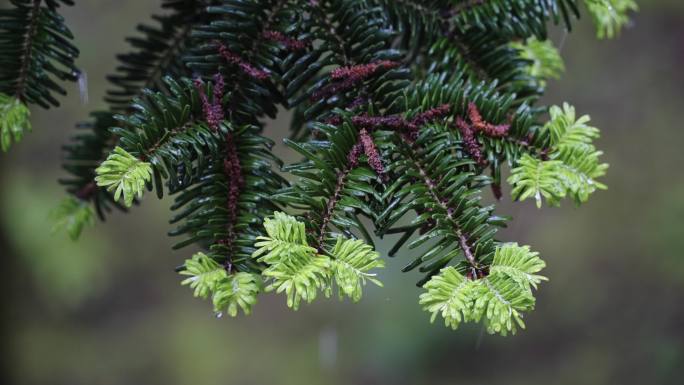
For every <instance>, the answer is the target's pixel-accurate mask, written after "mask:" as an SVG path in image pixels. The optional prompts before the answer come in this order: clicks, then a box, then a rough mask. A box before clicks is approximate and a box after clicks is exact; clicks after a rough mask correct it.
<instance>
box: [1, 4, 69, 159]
mask: <svg viewBox="0 0 684 385" xmlns="http://www.w3.org/2000/svg"><path fill="white" fill-rule="evenodd" d="M61 5H73V1H71V0H11V1H10V6H9V8H2V9H0V112H1V113H2V115H0V118H1V119H2V125H1V126H0V128H1V132H0V135H1V138H2V150H3V151H7V150H8V148H9V146H10V143H11V141H10V136H11V137H13V138H14V141H15V142H18V141H19V140H21V138H22V136H23V133H24V132H25V131H28V130H30V128H31V126H30V124H29V122H28V115H29V112H28V105H29V104H36V105H38V106H40V107H43V108H50V107H51V106H59V101H58V100H57V98H56V97H55V93H56V94H60V95H65V94H66V90H65V89H64V88H63V87H62V85H60V83H59V82H60V81H65V80H67V81H74V80H76V79H77V78H78V76H79V74H80V72H79V70H78V69H77V68H76V65H75V64H74V60H75V59H76V57H78V49H77V48H76V47H75V46H74V45H73V44H72V43H71V39H73V35H72V34H71V31H69V28H68V27H67V26H66V24H65V23H64V19H63V18H62V16H61V15H60V14H59V12H58V9H59V7H60V6H61Z"/></svg>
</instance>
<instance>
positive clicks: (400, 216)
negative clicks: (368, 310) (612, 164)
mask: <svg viewBox="0 0 684 385" xmlns="http://www.w3.org/2000/svg"><path fill="white" fill-rule="evenodd" d="M11 3H12V4H11V5H10V7H9V8H5V9H1V10H0V21H2V23H1V24H0V51H1V52H2V55H1V58H0V61H1V63H2V68H1V69H0V71H1V72H0V110H1V111H2V117H1V118H0V123H1V124H0V129H1V132H0V134H1V135H0V139H1V141H0V142H1V144H2V149H3V150H7V149H8V148H9V147H10V145H11V143H12V142H17V141H19V140H20V139H21V138H22V136H23V134H24V132H25V131H27V130H29V129H30V125H29V120H28V118H29V106H31V105H38V106H41V107H49V106H56V105H57V104H58V102H57V100H56V98H55V96H54V94H56V93H57V94H61V93H64V89H63V88H62V86H61V85H60V84H59V81H60V80H76V79H78V77H79V71H78V70H77V69H76V67H75V66H74V59H75V57H76V56H77V54H78V51H77V50H76V49H75V48H74V47H73V45H72V43H70V39H71V37H72V36H71V34H70V32H69V30H68V28H67V27H66V25H65V24H64V21H63V19H62V18H61V16H60V15H59V13H58V9H59V6H60V4H67V5H70V4H71V2H70V1H68V0H61V1H57V0H12V2H11ZM162 7H163V9H164V10H165V12H164V14H163V15H161V16H154V17H153V20H154V21H153V23H152V24H143V25H140V26H139V28H138V34H137V35H136V37H133V38H130V39H128V41H129V42H130V44H131V51H130V52H129V53H126V54H123V55H120V56H118V59H119V61H120V65H119V66H118V67H117V69H116V73H115V74H113V75H112V76H110V78H109V79H110V80H111V82H112V84H113V88H112V89H111V90H109V91H108V93H107V97H106V101H107V102H108V104H109V109H108V110H106V111H96V112H93V113H92V119H91V121H90V122H87V123H83V124H80V125H79V126H78V127H79V131H78V133H77V134H75V135H74V137H73V138H72V140H71V142H70V143H69V144H68V145H66V146H65V147H64V149H65V163H64V168H65V169H66V171H67V172H68V173H69V177H68V178H66V179H64V180H62V183H63V184H64V185H65V186H66V188H67V191H68V192H69V193H70V195H71V197H70V198H68V199H67V200H65V201H64V202H63V203H62V204H61V205H60V206H59V207H58V209H56V210H55V212H54V213H53V215H54V217H55V220H56V223H57V226H59V227H63V228H65V229H66V230H67V232H68V233H69V235H70V236H71V237H72V238H76V237H78V235H79V234H80V233H81V231H82V229H83V228H84V226H85V225H87V224H89V223H91V222H92V221H93V218H94V216H95V214H97V216H99V217H100V218H101V219H104V218H105V216H106V215H107V213H108V212H109V211H111V209H112V208H114V207H116V208H119V209H121V210H126V209H127V208H129V207H131V206H132V205H134V204H136V203H138V201H139V199H140V198H141V197H142V196H143V193H144V191H145V190H149V191H155V193H156V195H157V196H158V197H159V198H161V197H163V196H164V195H172V196H173V199H174V203H173V205H172V210H173V214H172V217H171V220H170V221H171V223H172V224H173V225H174V229H173V230H172V231H171V232H170V235H172V236H175V237H178V239H179V241H178V243H177V244H176V246H175V247H176V248H182V247H185V246H189V245H196V246H199V247H200V248H201V249H202V251H201V252H197V253H195V254H194V255H193V256H192V258H189V259H188V260H186V261H185V263H184V264H182V265H181V266H180V267H179V268H178V272H179V273H180V274H181V275H182V276H183V277H184V279H183V281H182V284H184V285H188V286H190V288H191V289H192V290H193V291H194V295H195V296H197V297H202V298H211V301H212V302H213V306H214V310H215V312H216V313H217V314H224V313H227V314H229V315H231V316H235V315H237V314H238V311H239V310H242V311H243V312H244V313H247V314H248V313H250V312H251V311H252V308H253V306H254V305H255V304H256V302H257V296H258V295H259V293H261V292H269V291H275V292H277V293H284V294H285V296H286V298H287V305H288V306H290V307H292V308H293V309H297V308H298V307H299V306H301V304H302V302H307V303H308V302H311V301H313V300H314V299H316V298H317V297H319V295H324V296H330V295H332V294H333V293H335V292H336V293H337V295H338V296H339V297H340V298H345V297H349V298H350V299H352V300H353V301H358V300H359V299H360V298H361V296H362V293H363V288H364V286H365V285H366V284H367V283H369V282H370V283H373V284H376V285H379V286H381V285H382V284H381V282H380V279H379V277H380V276H379V274H381V271H379V269H381V268H383V267H384V260H383V258H382V256H380V255H379V254H378V253H377V252H376V251H375V250H374V239H376V238H377V237H391V239H393V240H395V241H396V243H395V246H394V247H393V248H392V249H391V250H390V251H389V253H388V254H389V256H390V257H391V256H394V255H395V254H398V253H399V252H400V251H401V250H404V252H403V253H402V254H404V255H406V256H405V257H404V258H406V259H407V264H406V266H405V267H404V269H403V270H404V271H409V270H413V269H419V270H420V271H421V272H423V273H424V274H425V275H424V278H423V279H421V280H420V281H419V282H418V286H419V287H422V288H423V293H422V294H420V296H419V303H420V304H421V305H422V306H423V307H424V309H425V310H426V311H428V312H430V313H431V314H432V319H433V320H434V319H435V318H436V317H437V316H439V317H441V318H442V319H443V321H444V323H445V324H446V325H447V326H449V327H452V328H454V329H455V328H457V327H458V326H459V325H460V324H461V323H463V322H471V321H472V322H480V321H481V322H483V323H484V325H485V327H486V329H487V330H488V331H489V332H490V333H499V334H502V335H506V334H509V333H515V332H516V330H517V329H518V328H521V327H524V323H523V317H524V314H525V313H526V312H528V311H530V310H532V309H533V308H534V305H535V298H534V295H533V290H534V289H537V286H538V284H539V283H541V281H544V280H546V278H545V277H543V276H541V275H539V274H538V273H539V272H540V271H541V270H542V269H543V268H544V266H545V263H544V261H543V260H542V259H541V258H540V257H539V255H538V254H537V253H536V252H533V251H531V250H530V248H529V247H528V246H519V245H518V244H516V243H511V242H504V241H501V240H499V239H498V238H497V237H496V233H497V229H498V228H500V227H503V226H505V224H506V222H507V221H508V220H509V218H505V217H502V216H498V215H497V214H495V212H494V211H495V207H494V206H485V205H483V204H482V203H481V199H480V197H481V195H482V194H489V193H490V191H491V194H493V196H494V197H495V198H496V199H501V195H502V189H503V187H502V184H503V183H504V182H508V184H509V185H510V187H511V188H510V189H511V193H512V198H513V199H515V200H524V199H528V198H531V199H534V200H535V201H536V203H537V206H541V205H542V203H543V202H544V201H546V202H547V203H548V204H550V205H558V204H560V202H561V201H562V200H563V199H564V198H571V199H572V200H573V201H574V202H575V203H577V204H581V203H583V202H585V201H586V200H587V199H588V198H589V196H590V195H591V194H592V193H593V192H595V191H596V190H599V189H605V185H603V184H602V183H601V182H600V177H601V176H603V175H604V174H605V172H606V169H607V167H608V166H607V165H606V164H604V163H602V162H601V160H600V156H601V154H602V153H601V151H599V150H597V149H596V148H595V146H594V144H593V141H594V140H595V139H596V138H598V136H599V130H598V129H596V128H594V127H592V126H591V125H590V124H589V117H587V116H582V115H580V114H577V113H576V112H575V109H574V108H573V107H571V106H570V105H568V104H564V105H563V106H553V107H545V106H539V105H537V101H538V99H539V97H540V96H541V95H542V94H543V92H544V89H545V87H546V84H547V82H548V80H549V79H552V78H558V77H559V76H560V75H561V73H562V72H563V70H564V65H563V61H562V59H561V57H560V55H559V53H558V51H557V50H556V48H555V47H554V45H553V43H552V42H551V41H550V40H549V39H548V36H547V35H548V28H549V26H550V25H559V26H560V27H561V28H565V29H566V30H568V31H569V30H571V28H572V24H573V23H574V22H575V21H576V19H577V18H579V16H580V14H581V13H584V12H586V13H588V14H589V15H591V18H592V19H593V21H594V22H595V23H596V26H597V31H598V32H597V35H598V37H600V38H603V37H612V36H614V35H616V34H617V33H618V32H619V30H620V29H621V28H622V27H623V26H624V25H625V24H626V23H627V22H628V13H629V12H630V11H634V10H636V4H635V3H634V2H633V1H632V0H429V1H426V0H163V1H162ZM283 109H288V110H292V111H293V119H292V124H291V132H290V133H289V134H288V135H287V136H288V137H287V138H285V139H284V140H285V142H286V144H287V145H288V146H289V147H290V148H291V149H292V150H293V151H295V152H296V153H298V154H299V155H300V156H301V157H300V159H301V160H300V161H298V162H296V163H294V164H289V165H283V164H282V162H281V161H280V160H279V159H278V158H277V157H276V156H274V154H273V153H272V152H271V148H272V145H273V143H274V142H273V140H272V139H269V138H266V137H264V136H263V135H262V133H263V127H264V124H265V122H266V121H267V119H273V118H275V117H276V115H277V113H278V111H279V110H283ZM276 139H278V140H281V139H282V138H276ZM505 168H508V169H509V170H510V176H509V177H508V178H507V180H503V178H502V174H503V171H502V170H503V169H505Z"/></svg>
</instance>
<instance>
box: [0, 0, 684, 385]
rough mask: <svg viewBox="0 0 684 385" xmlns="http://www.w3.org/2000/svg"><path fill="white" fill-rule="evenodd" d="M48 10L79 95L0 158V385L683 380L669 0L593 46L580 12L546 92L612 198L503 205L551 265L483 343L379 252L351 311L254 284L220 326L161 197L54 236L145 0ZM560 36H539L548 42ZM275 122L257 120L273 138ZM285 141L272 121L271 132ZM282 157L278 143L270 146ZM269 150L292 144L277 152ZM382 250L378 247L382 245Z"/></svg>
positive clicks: (678, 65) (680, 108) (39, 116)
mask: <svg viewBox="0 0 684 385" xmlns="http://www.w3.org/2000/svg"><path fill="white" fill-rule="evenodd" d="M77 3H78V6H77V7H75V8H73V9H67V10H65V12H64V14H65V16H66V18H67V20H68V22H69V24H70V25H71V26H72V29H73V32H74V33H75V35H76V42H77V45H78V46H79V47H80V48H81V49H82V56H81V58H80V59H79V63H80V65H81V67H82V68H83V69H85V70H86V71H87V74H88V78H89V82H90V85H89V91H90V95H89V96H90V102H89V104H87V105H82V104H81V103H80V101H79V95H78V91H77V90H76V88H75V87H72V88H71V89H70V94H69V96H68V97H67V99H66V100H65V101H64V106H63V108H61V109H55V110H51V111H48V112H44V111H38V110H36V111H34V115H33V125H34V128H35V132H34V133H32V134H30V135H28V137H27V138H25V140H24V141H23V142H22V143H21V144H19V145H16V146H15V147H14V148H13V149H12V151H11V152H10V153H9V154H5V155H2V158H1V159H0V210H1V211H0V221H1V226H2V231H1V232H0V238H1V240H0V247H1V248H0V254H2V262H3V270H4V274H3V278H2V284H3V285H4V287H3V289H4V291H3V293H4V295H3V297H4V301H3V305H2V306H3V307H4V309H2V310H3V316H2V322H3V325H2V326H3V328H4V331H5V334H4V338H3V343H2V346H3V349H4V353H5V354H4V357H5V358H4V360H3V361H4V366H5V367H4V374H3V376H4V377H0V382H2V383H7V384H27V385H28V384H42V385H45V384H65V385H66V384H69V385H80V384H83V385H86V384H87V385H95V384H97V385H99V384H127V385H128V384H146V385H147V384H149V385H154V384H160V385H161V384H163V385H174V384H183V385H187V384H202V385H212V384H300V385H306V384H397V385H401V384H431V385H438V384H573V385H576V384H681V383H683V382H684V330H683V329H684V298H683V294H684V256H683V255H682V253H681V250H684V172H683V171H682V165H681V162H682V161H684V156H683V155H682V151H683V150H682V148H683V147H682V146H683V145H684V127H683V126H682V123H681V122H682V118H681V116H682V113H684V90H683V86H684V71H682V70H683V69H684V2H682V1H681V0H670V1H664V0H662V1H661V0H643V1H641V2H640V6H641V12H640V13H639V14H637V15H636V16H635V17H634V23H633V26H631V27H630V28H628V29H627V30H625V31H624V32H623V33H622V35H621V37H620V38H619V39H617V40H613V41H597V40H595V39H594V36H593V34H594V31H593V27H592V25H591V23H590V22H589V21H588V20H587V19H585V20H583V21H582V22H580V23H578V24H577V25H576V31H574V33H572V34H570V35H569V36H568V39H567V40H566V41H565V43H564V45H563V48H562V51H563V52H562V53H563V56H564V57H565V59H566V65H567V73H566V75H565V77H564V78H563V80H562V81H558V82H553V83H552V84H551V86H550V90H549V92H548V95H547V97H546V98H545V99H546V100H545V102H547V103H549V104H550V103H556V104H557V103H561V102H562V101H565V100H567V101H570V102H571V103H573V104H575V105H576V107H577V108H578V110H579V111H580V112H583V113H588V114H590V115H591V116H592V118H593V122H594V123H595V125H596V126H598V127H600V128H601V129H602V132H603V136H602V138H601V140H600V142H599V147H600V148H602V149H604V150H605V153H606V155H605V159H606V160H607V161H608V162H609V163H610V164H611V168H610V170H609V174H608V177H607V178H606V179H605V181H606V183H607V184H608V185H609V190H608V191H604V192H599V193H597V194H596V195H595V196H594V197H593V199H591V200H590V202H589V203H588V204H587V205H585V206H583V207H582V208H580V209H577V208H575V207H573V205H572V204H570V203H569V202H568V203H566V204H565V205H564V206H563V207H562V208H561V209H543V210H536V209H535V208H534V207H533V204H532V203H524V204H520V203H516V204H512V203H511V202H510V199H504V202H503V203H502V204H501V205H500V208H499V210H498V212H500V213H504V214H509V215H512V216H513V217H514V218H515V220H514V221H513V222H512V223H511V226H510V228H509V229H507V230H506V231H504V232H503V233H502V234H501V235H500V238H501V239H504V240H517V241H518V242H521V243H525V244H530V245H532V246H533V248H534V249H536V250H538V251H540V252H541V254H542V255H543V257H544V258H545V259H546V261H547V263H548V268H547V270H546V271H545V275H547V276H548V277H550V279H551V281H550V282H549V283H547V284H544V285H543V286H542V287H541V290H540V291H539V296H538V305H537V310H536V311H534V312H533V313H531V314H530V315H529V316H528V317H527V318H526V322H527V327H528V330H527V331H523V332H521V333H519V334H518V335H516V336H514V337H508V338H501V337H495V336H489V335H487V334H486V333H483V332H482V329H481V327H479V326H478V325H473V326H468V327H464V328H462V329H461V330H459V331H457V332H453V331H451V330H447V329H446V328H444V327H443V325H442V324H440V323H435V324H434V325H431V324H430V323H429V322H428V320H429V316H428V314H427V313H424V312H423V311H422V310H421V309H420V307H419V306H418V304H417V296H418V294H419V293H420V290H419V289H418V288H416V287H415V286H414V283H415V282H416V281H417V279H418V276H417V275H416V274H402V273H400V272H399V269H400V268H401V267H402V266H403V265H404V264H405V263H406V260H407V255H406V253H404V257H403V258H402V256H401V255H400V256H398V257H396V258H395V259H392V260H389V261H388V268H387V269H385V271H383V272H382V278H383V281H384V282H385V288H384V289H379V288H375V287H370V288H368V289H367V290H366V296H365V297H364V299H363V300H362V301H361V302H360V303H359V304H356V305H354V304H350V303H348V302H343V303H340V302H338V301H337V300H321V301H317V302H315V303H314V304H312V305H308V306H304V307H303V308H302V309H300V310H299V311H298V312H292V311H289V310H288V309H287V308H286V306H285V300H284V298H283V297H281V296H275V295H263V296H261V297H260V303H259V305H258V306H257V307H256V308H255V311H254V314H253V315H252V316H250V317H239V318H237V319H230V318H226V317H224V318H222V319H216V318H215V317H214V316H213V314H212V312H211V309H210V304H209V303H208V302H206V301H202V300H197V299H194V298H192V295H191V292H190V290H188V289H187V288H184V287H181V286H180V285H179V281H180V279H179V277H178V276H177V275H176V274H174V272H173V267H174V266H176V265H178V264H180V263H181V262H182V260H183V259H185V258H186V257H187V256H189V255H190V253H191V250H184V251H182V252H171V251H170V245H171V243H172V241H171V240H170V239H169V238H168V237H167V236H166V231H168V230H169V228H170V227H169V225H168V224H167V219H168V218H169V214H168V211H167V207H168V205H169V202H168V201H157V200H156V199H155V198H154V197H153V194H149V195H148V196H147V197H146V199H145V202H144V205H143V206H142V207H139V208H136V209H134V210H132V212H131V213H130V214H128V215H122V214H115V215H111V217H110V219H109V220H108V221H107V222H106V223H98V224H97V225H96V226H95V227H93V228H89V229H87V230H86V231H85V233H84V234H83V236H82V239H81V241H79V242H78V243H73V242H71V241H69V240H68V239H66V236H65V235H63V234H56V235H51V234H50V228H51V224H50V223H49V221H48V220H47V213H48V212H49V211H50V209H51V208H52V207H54V206H55V205H56V204H57V203H58V202H59V201H60V200H61V199H62V198H63V196H64V193H63V191H62V189H61V188H60V187H59V186H58V185H57V183H56V179H57V178H58V177H59V176H63V171H61V169H60V160H61V159H60V158H61V153H60V150H59V145H60V144H61V143H64V142H65V140H66V139H67V138H68V136H69V135H70V134H71V133H73V125H74V123H75V122H76V121H79V120H83V119H84V118H86V117H87V114H88V112H89V111H90V110H92V109H96V108H102V107H104V104H103V102H102V97H103V95H104V90H105V88H106V87H107V84H106V82H105V80H104V78H105V75H106V74H107V73H110V72H112V70H113V69H114V67H115V66H116V62H115V61H114V60H113V58H114V55H115V54H116V53H119V52H123V51H125V50H127V47H126V44H125V43H124V37H125V36H130V35H131V34H132V33H133V30H134V26H135V25H136V24H137V23H139V22H142V21H147V20H148V19H147V18H148V15H150V14H151V13H154V12H157V11H158V9H157V8H158V2H157V1H153V0H147V1H140V0H126V1H124V0H81V1H78V2H77ZM562 35H563V34H562V33H557V34H556V36H554V40H555V41H556V42H560V41H561V40H563V36H562ZM285 126H286V123H285V122H276V123H275V124H274V125H273V128H272V130H275V131H279V132H282V130H284V129H285ZM280 135H282V133H280ZM281 150H282V148H281ZM282 154H283V155H284V156H291V154H289V153H286V152H283V153H282ZM383 246H384V250H386V247H387V244H384V245H383Z"/></svg>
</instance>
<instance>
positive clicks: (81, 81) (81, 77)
mask: <svg viewBox="0 0 684 385" xmlns="http://www.w3.org/2000/svg"><path fill="white" fill-rule="evenodd" d="M78 93H79V95H80V97H81V104H88V74H86V73H85V71H80V72H79V73H78Z"/></svg>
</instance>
